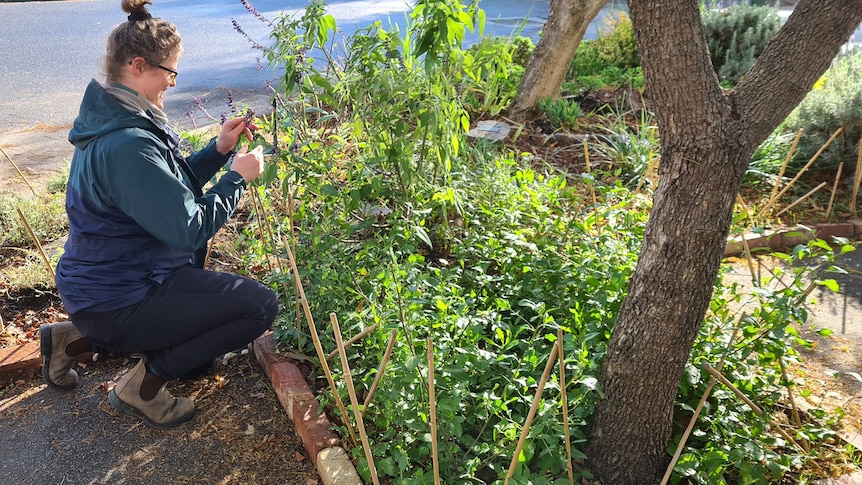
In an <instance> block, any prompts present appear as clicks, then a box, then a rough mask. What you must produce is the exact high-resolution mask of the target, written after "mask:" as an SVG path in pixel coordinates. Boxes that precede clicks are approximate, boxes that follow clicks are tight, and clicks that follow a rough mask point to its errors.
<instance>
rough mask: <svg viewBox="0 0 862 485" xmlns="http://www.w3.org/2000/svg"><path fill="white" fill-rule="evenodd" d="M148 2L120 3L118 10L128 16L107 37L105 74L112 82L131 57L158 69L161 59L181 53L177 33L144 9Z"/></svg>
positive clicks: (171, 25) (133, 0) (124, 0)
mask: <svg viewBox="0 0 862 485" xmlns="http://www.w3.org/2000/svg"><path fill="white" fill-rule="evenodd" d="M147 5H152V2H151V1H150V0H122V4H121V7H122V9H123V11H124V12H126V13H128V14H129V20H128V22H123V23H122V24H120V25H118V26H117V27H115V28H114V30H113V31H112V32H111V35H110V36H109V37H108V52H107V54H106V55H105V62H104V67H105V74H106V76H107V79H108V81H116V80H117V79H118V78H119V75H120V72H121V71H122V69H123V67H124V66H125V65H127V64H129V62H131V60H132V59H134V58H135V57H143V58H144V59H146V60H147V62H148V63H149V64H152V65H154V66H158V65H159V64H161V63H162V62H163V61H164V60H165V59H170V58H171V57H173V56H175V55H178V54H180V53H182V51H183V47H182V45H181V44H180V42H181V39H180V33H179V32H177V28H176V26H175V25H174V24H172V23H171V22H168V21H166V20H162V19H157V18H153V17H152V16H151V15H150V12H149V11H148V10H147Z"/></svg>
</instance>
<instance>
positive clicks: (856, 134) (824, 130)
mask: <svg viewBox="0 0 862 485" xmlns="http://www.w3.org/2000/svg"><path fill="white" fill-rule="evenodd" d="M787 128H788V129H790V130H793V131H796V130H798V129H800V128H801V129H802V130H804V134H803V136H802V138H801V139H800V140H799V146H798V151H797V153H796V154H795V156H794V158H793V164H792V165H791V168H797V169H798V168H801V167H802V166H803V165H804V164H806V163H807V162H808V161H809V160H811V157H813V156H814V154H816V153H817V151H818V150H819V149H820V147H822V146H823V145H824V144H825V143H826V141H827V140H829V137H831V136H832V134H834V133H835V132H836V131H837V130H838V128H842V129H843V130H842V133H841V134H840V135H839V136H838V137H837V138H836V139H835V141H833V142H832V143H831V144H830V145H829V147H828V148H827V149H826V150H824V151H823V153H822V154H821V155H820V157H819V158H818V159H817V162H816V163H815V166H816V167H818V169H821V170H836V169H837V168H838V165H839V164H840V163H841V162H844V169H845V170H849V169H850V167H853V166H855V163H856V157H857V154H858V150H859V146H858V143H859V138H860V136H862V51H860V50H856V51H853V52H851V53H848V54H847V55H845V56H843V57H841V58H839V59H838V60H837V61H836V62H835V64H834V65H833V66H832V67H831V68H830V69H829V70H828V71H826V74H824V75H823V78H821V80H820V81H818V82H817V83H816V84H815V85H814V89H812V91H811V92H810V93H808V95H807V96H806V97H805V99H803V100H802V102H801V103H800V104H799V106H797V107H796V109H795V110H794V111H793V113H791V114H790V116H789V117H788V119H787Z"/></svg>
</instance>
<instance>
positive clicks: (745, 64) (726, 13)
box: [701, 5, 781, 86]
mask: <svg viewBox="0 0 862 485" xmlns="http://www.w3.org/2000/svg"><path fill="white" fill-rule="evenodd" d="M701 17H702V21H703V27H704V33H705V34H706V42H707V46H708V47H709V56H710V59H712V66H713V68H714V69H715V72H716V73H717V74H718V78H719V80H720V81H722V82H724V83H727V84H728V85H729V86H734V85H736V84H737V83H738V82H739V81H740V79H742V76H744V75H745V73H747V72H748V70H749V69H751V66H752V65H754V61H755V60H756V59H757V57H758V56H759V55H760V53H761V52H763V49H765V48H766V44H767V43H769V40H770V39H771V38H772V36H773V35H775V33H776V32H778V29H779V28H780V27H781V19H779V17H778V9H777V8H773V7H766V6H750V5H734V6H732V7H728V8H726V9H716V8H709V9H705V10H703V14H702V16H701Z"/></svg>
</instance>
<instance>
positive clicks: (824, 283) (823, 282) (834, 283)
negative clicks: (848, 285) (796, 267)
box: [817, 279, 838, 293]
mask: <svg viewBox="0 0 862 485" xmlns="http://www.w3.org/2000/svg"><path fill="white" fill-rule="evenodd" d="M817 284H818V285H820V286H825V287H827V288H829V289H830V290H831V291H833V292H835V293H838V282H837V281H835V280H833V279H828V280H818V281H817Z"/></svg>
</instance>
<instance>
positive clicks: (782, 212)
mask: <svg viewBox="0 0 862 485" xmlns="http://www.w3.org/2000/svg"><path fill="white" fill-rule="evenodd" d="M823 187H826V182H820V185H818V186H817V187H814V188H813V189H811V191H809V192H808V193H807V194H805V195H803V196H802V197H800V198H798V199H796V201H795V202H793V203H792V204H790V205H789V206H787V207H785V208H784V209H781V211H780V212H779V213H778V214H775V217H778V216H780V215H781V214H784V213H785V212H787V211H789V210H790V209H792V208H793V207H795V206H796V204H798V203H800V202H802V201H803V200H805V199H807V198H809V197H811V196H812V195H814V192H817V191H818V190H820V189H822V188H823Z"/></svg>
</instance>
